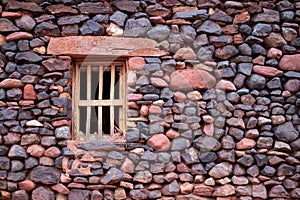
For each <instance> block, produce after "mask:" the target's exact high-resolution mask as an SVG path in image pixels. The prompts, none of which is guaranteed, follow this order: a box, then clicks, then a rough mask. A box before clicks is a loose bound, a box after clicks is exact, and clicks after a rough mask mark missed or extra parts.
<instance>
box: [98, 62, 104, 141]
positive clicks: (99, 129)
mask: <svg viewBox="0 0 300 200" xmlns="http://www.w3.org/2000/svg"><path fill="white" fill-rule="evenodd" d="M102 93H103V65H100V66H99V94H98V99H99V100H102ZM98 137H99V138H102V106H101V105H100V104H98Z"/></svg>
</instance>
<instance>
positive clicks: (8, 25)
mask: <svg viewBox="0 0 300 200" xmlns="http://www.w3.org/2000/svg"><path fill="white" fill-rule="evenodd" d="M0 30H1V31H0V32H2V33H3V32H14V31H18V30H20V29H19V28H18V27H17V26H15V25H14V24H13V23H12V22H11V21H9V20H8V19H5V18H1V19H0Z"/></svg>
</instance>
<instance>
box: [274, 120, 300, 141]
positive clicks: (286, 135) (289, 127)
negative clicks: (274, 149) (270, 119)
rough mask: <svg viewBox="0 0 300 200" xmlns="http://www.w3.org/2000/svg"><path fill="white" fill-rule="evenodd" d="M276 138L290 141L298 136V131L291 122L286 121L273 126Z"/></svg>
mask: <svg viewBox="0 0 300 200" xmlns="http://www.w3.org/2000/svg"><path fill="white" fill-rule="evenodd" d="M274 134H275V136H276V138H277V139H278V140H280V141H283V142H292V141H293V140H295V139H297V138H298V137H299V132H298V131H297V130H296V129H295V127H294V125H293V124H292V122H286V123H284V124H282V125H279V126H277V127H276V128H275V132H274Z"/></svg>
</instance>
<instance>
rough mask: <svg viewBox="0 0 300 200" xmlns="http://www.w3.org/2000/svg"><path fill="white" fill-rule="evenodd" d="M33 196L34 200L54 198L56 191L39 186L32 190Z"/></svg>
mask: <svg viewBox="0 0 300 200" xmlns="http://www.w3.org/2000/svg"><path fill="white" fill-rule="evenodd" d="M31 198H32V199H33V200H38V199H45V200H54V192H52V191H51V190H47V189H46V188H44V187H38V188H36V189H35V190H33V191H32V195H31Z"/></svg>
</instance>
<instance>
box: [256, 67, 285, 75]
mask: <svg viewBox="0 0 300 200" xmlns="http://www.w3.org/2000/svg"><path fill="white" fill-rule="evenodd" d="M253 72H255V73H257V74H260V75H262V76H266V77H274V76H282V75H283V71H281V70H278V69H276V68H274V67H267V66H261V65H254V66H253Z"/></svg>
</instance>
